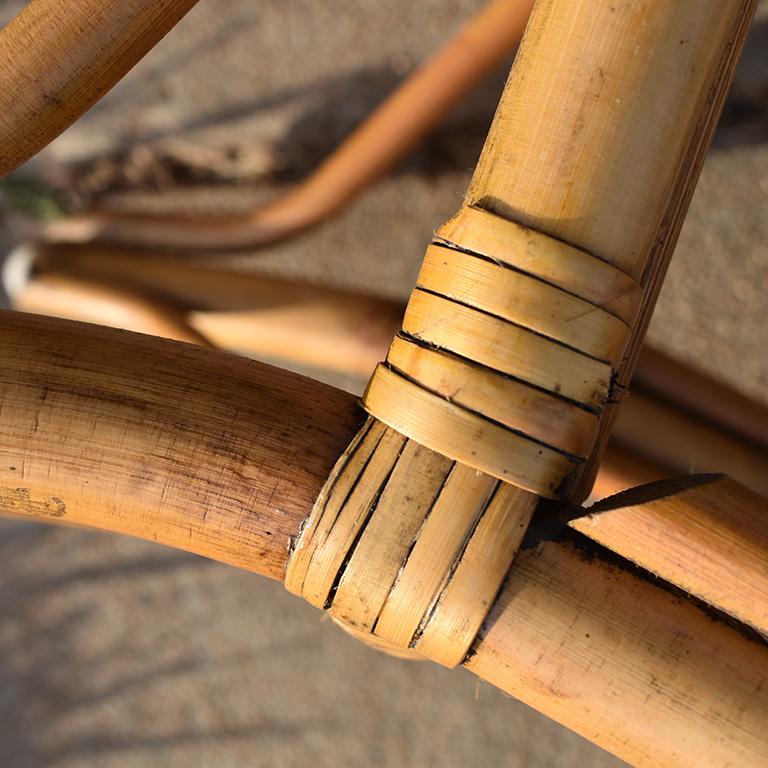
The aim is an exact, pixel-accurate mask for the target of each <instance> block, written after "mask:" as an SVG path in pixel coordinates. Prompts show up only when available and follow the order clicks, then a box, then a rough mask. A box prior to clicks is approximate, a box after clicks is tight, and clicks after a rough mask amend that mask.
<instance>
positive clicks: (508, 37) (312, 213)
mask: <svg viewBox="0 0 768 768" xmlns="http://www.w3.org/2000/svg"><path fill="white" fill-rule="evenodd" d="M532 5H533V0H490V2H489V3H488V4H487V5H486V6H485V7H484V8H482V9H481V10H480V11H479V12H478V13H477V14H476V15H475V16H474V17H473V18H472V19H470V20H469V21H468V22H467V23H466V25H465V26H464V27H463V28H462V29H461V30H460V31H459V32H458V34H457V35H456V36H455V37H453V38H452V39H451V40H449V41H448V42H447V43H446V44H445V45H444V46H443V47H442V48H440V50H439V51H438V52H437V53H436V54H435V55H434V56H432V58H430V59H429V60H428V61H427V62H426V63H425V64H424V65H423V66H422V67H421V68H420V69H419V70H417V71H416V72H415V73H414V74H413V75H412V76H411V77H409V78H408V79H407V80H406V81H405V82H404V83H403V84H402V85H401V86H400V87H399V88H397V89H396V90H395V91H394V93H392V95H391V96H389V97H388V98H387V99H386V100H385V101H384V102H383V103H382V104H381V105H380V106H379V107H378V108H377V109H376V110H375V111H374V112H373V113H372V114H371V115H370V116H369V117H368V118H367V119H366V120H365V121H364V122H363V124H362V125H361V126H360V127H359V128H357V129H356V130H355V131H354V132H353V133H352V135H351V136H349V138H347V139H346V140H345V141H344V142H343V143H342V144H341V146H340V147H339V148H338V149H337V150H336V151H335V152H333V153H332V154H331V155H330V156H329V157H328V158H327V159H326V160H325V161H324V162H323V163H322V165H320V167H319V168H318V169H317V170H316V171H314V172H313V173H312V174H311V175H310V176H309V177H308V178H307V179H305V180H304V181H303V182H301V183H300V184H299V185H298V186H297V187H295V188H294V189H292V190H291V191H289V192H288V193H287V194H285V195H283V196H281V197H279V198H277V199H276V200H273V201H272V202H270V203H267V204H265V205H263V206H260V207H258V208H256V209H255V210H253V211H248V212H246V213H244V214H238V215H231V216H222V215H219V216H206V217H200V216H199V215H197V216H195V217H194V218H192V217H186V216H183V215H179V216H173V215H168V216H148V215H140V214H130V213H119V212H110V211H97V212H95V213H91V214H83V215H81V216H76V217H73V218H71V219H64V220H62V221H60V222H56V223H54V224H52V225H51V226H50V227H49V229H48V230H47V233H46V236H47V237H48V238H49V239H52V240H58V241H71V242H83V241H86V242H87V241H90V240H104V241H111V242H121V243H128V244H132V245H137V246H142V245H143V246H154V247H155V248H161V247H164V248H173V249H182V250H198V251H199V250H227V249H237V248H248V247H256V246H263V245H268V244H270V243H274V242H276V241H278V240H282V239H284V238H286V237H290V236H292V235H295V234H298V233H300V232H302V231H304V230H306V229H309V228H310V227H313V226H316V225H317V224H320V223H321V222H323V221H324V220H326V219H327V218H328V217H329V216H332V215H333V214H335V213H337V212H338V211H340V210H341V209H342V208H343V207H344V206H345V205H346V204H347V203H348V202H349V201H350V200H351V199H352V198H353V197H355V196H356V195H357V194H359V193H360V192H361V191H362V190H363V189H365V188H366V187H368V186H369V185H370V184H372V183H373V182H374V181H376V180H377V179H378V178H380V177H381V176H382V175H383V174H384V173H386V172H387V171H388V170H389V169H390V168H392V166H394V165H395V164H396V163H398V162H399V161H400V160H402V159H403V158H404V157H405V156H406V155H407V154H408V152H409V151H410V150H411V149H412V148H413V146H414V145H415V144H417V143H418V142H419V141H420V140H421V139H423V138H424V136H425V135H426V134H427V133H428V132H429V130H430V129H431V128H432V127H433V126H434V125H435V123H437V122H438V120H440V118H441V117H443V116H444V115H445V114H446V113H447V112H448V111H449V110H450V109H451V108H452V107H453V106H455V105H456V104H457V103H458V102H459V101H460V100H461V98H462V96H464V95H465V94H466V93H467V92H468V91H470V90H471V89H472V87H473V86H475V85H476V84H477V83H478V82H479V81H480V80H482V78H483V77H485V76H487V75H488V74H489V73H490V72H492V71H493V69H494V68H495V67H497V66H498V65H499V64H500V63H501V61H502V60H503V59H504V58H505V57H506V56H508V55H509V54H510V53H511V52H512V51H513V49H514V47H515V45H517V43H518V42H519V41H520V38H521V37H522V34H523V29H524V28H525V24H526V21H527V20H528V15H529V13H530V10H531V6H532Z"/></svg>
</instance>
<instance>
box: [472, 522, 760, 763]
mask: <svg viewBox="0 0 768 768" xmlns="http://www.w3.org/2000/svg"><path fill="white" fill-rule="evenodd" d="M576 537H578V534H576V533H573V534H572V535H571V536H570V537H569V536H567V535H566V536H565V537H564V538H563V539H562V540H560V541H541V542H539V543H538V544H537V545H535V546H532V547H530V548H529V549H527V550H523V551H521V552H518V554H517V557H516V558H515V562H514V565H513V567H512V570H511V572H510V575H509V578H508V580H507V583H506V584H505V586H504V588H503V590H502V592H501V595H500V596H499V598H498V600H497V601H496V603H495V605H494V608H493V610H492V612H491V614H490V616H489V617H488V619H487V621H486V624H485V627H484V629H483V630H482V631H481V639H480V641H479V644H478V645H477V646H476V653H475V654H474V656H472V657H471V658H470V659H469V661H468V662H467V664H466V666H467V668H468V669H470V670H471V671H472V672H474V673H475V674H477V675H478V676H480V677H481V678H483V679H484V680H487V681H488V682H490V683H492V684H493V685H495V686H497V687H498V688H501V689H502V690H503V691H506V692H507V693H509V694H511V695H512V696H515V697H516V698H518V699H520V700H522V701H523V702H525V703H526V704H528V705H529V706H531V707H533V708H534V709H537V710H538V711H539V712H543V713H544V714H545V715H547V716H548V717H551V718H552V719H554V720H556V721H557V722H559V723H562V724H563V725H565V726H567V727H568V728H570V729H572V730H574V731H576V732H577V733H580V734H581V735H582V736H584V737H586V738H587V739H590V740H591V741H593V742H595V743H596V744H599V745H600V746H601V747H603V748H604V749H607V750H608V751H610V752H612V753H613V754H615V755H617V756H618V757H620V758H621V759H622V760H626V761H627V762H628V763H630V764H631V765H634V766H644V767H647V768H658V767H659V766H664V768H681V767H682V766H686V767H687V768H706V767H709V766H711V768H723V766H739V768H747V767H749V768H762V766H765V765H766V764H767V763H768V728H766V713H768V647H767V646H766V645H765V644H764V643H759V642H757V641H755V640H754V639H751V638H747V637H745V636H744V635H742V634H740V633H739V631H737V630H736V629H732V628H730V627H728V626H726V625H725V624H723V623H721V622H719V621H718V620H716V619H714V618H713V617H712V616H710V615H708V614H707V613H705V612H704V611H703V610H701V609H700V608H699V607H697V606H696V605H694V604H693V603H690V602H688V601H686V600H685V599H684V598H682V597H680V596H678V595H676V594H670V593H668V592H666V591H664V590H663V589H661V588H660V587H659V586H657V585H655V584H653V583H651V582H649V581H647V580H645V579H644V578H642V577H640V576H638V575H635V574H633V573H632V572H631V571H628V570H625V569H624V568H622V567H621V566H620V565H618V564H614V563H612V562H609V561H607V560H603V558H602V556H601V555H600V553H599V552H596V551H594V549H593V548H592V549H590V547H586V548H585V549H582V548H580V547H579V546H577V541H578V539H577V538H576ZM593 547H594V545H593Z"/></svg>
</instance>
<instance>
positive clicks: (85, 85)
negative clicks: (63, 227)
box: [0, 0, 196, 176]
mask: <svg viewBox="0 0 768 768" xmlns="http://www.w3.org/2000/svg"><path fill="white" fill-rule="evenodd" d="M195 2H196V0H77V2H66V0H32V2H30V3H28V4H27V5H26V6H25V7H24V9H23V10H22V11H21V13H19V15H18V16H16V18H15V19H13V21H11V22H10V23H9V24H8V25H6V26H5V27H4V28H3V29H2V30H0V83H2V84H3V87H2V89H0V176H1V175H5V174H6V173H9V172H10V171H12V170H13V169H14V168H16V166H18V165H20V164H21V163H23V162H25V161H26V160H28V159H29V158H30V157H32V155H34V154H36V153H37V152H39V151H40V150H41V149H42V148H43V147H44V146H45V145H46V144H48V143H49V142H51V141H52V140H53V139H54V138H56V136H58V135H59V134H60V133H61V132H62V131H63V130H64V129H65V128H66V127H67V126H69V125H70V124H72V123H73V122H74V121H75V120H77V118H78V117H80V116H81V115H82V114H83V113H84V112H85V111H86V110H87V109H88V108H89V107H91V106H92V105H93V104H95V103H96V102H97V101H98V100H99V99H100V98H101V97H102V96H103V95H104V94H105V93H106V92H107V91H108V90H109V89H110V88H112V86H113V85H115V83H116V82H117V81H118V80H120V78H122V77H123V76H124V75H125V74H126V72H128V70H130V69H131V67H133V65H134V64H136V62H138V61H139V60H140V59H141V58H143V57H144V55H145V54H146V53H147V52H148V51H149V50H151V49H152V48H153V47H154V46H155V45H156V44H157V43H158V41H159V40H161V39H162V38H163V37H164V36H165V35H166V34H167V33H168V32H169V31H170V30H171V29H172V28H173V26H174V25H175V24H176V23H177V22H178V21H179V19H181V17H182V16H184V14H186V13H187V11H189V10H190V8H192V6H193V5H195Z"/></svg>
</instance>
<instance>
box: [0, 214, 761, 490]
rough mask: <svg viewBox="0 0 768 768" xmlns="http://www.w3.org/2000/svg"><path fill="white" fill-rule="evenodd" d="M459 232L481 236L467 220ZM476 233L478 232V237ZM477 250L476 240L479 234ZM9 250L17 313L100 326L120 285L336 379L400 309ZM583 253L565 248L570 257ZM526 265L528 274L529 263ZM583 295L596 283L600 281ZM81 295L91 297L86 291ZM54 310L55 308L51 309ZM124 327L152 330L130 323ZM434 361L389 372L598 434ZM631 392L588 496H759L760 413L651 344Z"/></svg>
mask: <svg viewBox="0 0 768 768" xmlns="http://www.w3.org/2000/svg"><path fill="white" fill-rule="evenodd" d="M479 221H480V222H482V219H479ZM468 232H469V233H471V232H475V233H477V232H478V230H477V227H476V226H475V221H473V227H472V228H470V230H468ZM485 234H486V233H483V231H482V229H481V230H480V235H483V236H485ZM467 236H468V234H463V235H462V237H467ZM474 242H475V244H478V243H479V242H480V239H479V236H478V237H477V238H476V239H475V241H474ZM17 253H18V254H19V256H21V257H23V260H24V262H25V263H26V266H24V265H22V267H21V271H22V273H23V274H21V275H20V276H19V277H18V278H17V280H16V281H15V282H16V286H17V287H16V289H15V290H14V289H12V287H11V285H7V286H6V288H7V289H8V290H9V292H10V293H11V294H12V299H14V296H15V297H16V298H15V299H14V301H15V303H16V308H20V309H21V308H23V309H24V310H25V311H30V312H36V313H39V314H54V315H57V316H60V317H65V318H68V319H72V320H86V321H90V322H100V323H102V324H108V323H107V322H106V320H107V314H106V313H107V312H110V313H111V312H112V309H111V308H109V307H105V308H104V314H102V315H100V316H98V317H97V316H96V315H95V314H94V312H93V309H92V308H90V309H89V303H90V298H91V297H92V298H95V299H99V301H103V300H104V299H105V296H106V294H105V293H104V292H101V291H99V290H98V286H99V284H101V283H103V284H104V286H105V287H106V288H114V287H115V285H120V286H123V290H125V289H128V290H130V291H131V292H132V293H136V294H142V295H146V297H147V298H150V297H151V299H152V306H153V308H155V309H158V308H159V309H160V310H161V312H162V313H163V314H170V316H178V315H176V314H175V313H177V312H179V311H180V310H181V309H188V310H189V314H188V315H187V318H186V322H187V323H188V324H189V326H190V327H192V328H193V330H197V331H198V332H202V333H203V334H204V335H205V336H206V337H207V338H208V339H209V340H210V341H211V343H213V344H214V345H215V346H218V347H220V348H222V349H228V350H232V351H237V352H241V353H246V354H249V355H252V356H254V357H256V358H264V357H270V358H274V359H278V360H280V361H282V362H284V364H287V365H293V366H302V365H312V366H316V367H317V368H320V369H324V370H329V371H338V372H341V373H343V374H345V375H352V376H362V375H367V374H368V373H369V372H370V371H371V370H372V369H373V367H374V366H375V365H376V363H377V362H378V360H380V359H381V358H382V357H384V355H385V354H386V349H387V344H388V343H389V340H390V339H391V337H392V334H393V333H395V332H396V329H397V328H398V326H399V324H400V322H401V319H402V315H403V312H404V307H403V306H402V305H400V304H399V303H398V302H393V301H388V300H384V299H378V298H374V297H371V296H365V295H358V294H352V293H347V292H344V291H338V290H335V289H332V288H329V287H328V286H323V285H315V284H304V283H301V282H300V281H289V280H281V279H276V278H272V277H267V276H263V275H255V274H251V273H244V274H237V273H234V272H231V271H226V270H220V269H212V268H210V267H198V266H195V265H194V264H191V263H190V262H188V261H186V260H184V261H167V260H164V259H157V258H155V255H154V254H153V253H152V252H148V251H144V250H132V249H122V248H117V247H115V246H109V245H100V244H91V245H75V244H71V245H66V244H52V243H45V244H37V245H34V246H33V245H32V244H29V245H26V246H24V247H23V248H22V249H19V251H17ZM534 253H535V252H534ZM579 253H580V252H579V251H576V250H575V249H574V251H573V254H574V257H575V258H578V254H579ZM527 256H528V260H529V263H530V261H531V255H530V254H527ZM13 261H14V259H13V258H12V259H11V262H7V263H8V264H10V263H12V262H13ZM541 263H542V262H539V264H541ZM570 263H571V262H570V261H566V262H564V266H567V265H569V264H570ZM585 263H586V264H590V263H591V260H588V261H587V262H585ZM595 264H602V262H595ZM30 272H32V278H31V282H28V281H29V279H30V278H29V273H30ZM574 274H576V273H574ZM598 274H599V273H598ZM49 275H50V276H51V277H52V278H54V279H58V278H59V277H66V278H67V280H68V281H77V282H78V287H77V291H78V293H79V294H81V295H80V296H78V300H77V301H71V302H67V304H66V306H63V297H62V296H60V295H59V296H56V297H55V299H53V300H52V301H49V300H48V299H47V298H46V294H45V293H44V292H42V291H38V290H37V289H36V287H35V285H36V282H37V280H45V279H46V278H47V276H49ZM591 285H593V286H600V285H602V282H600V281H599V280H595V281H594V282H593V283H591ZM27 287H28V289H27ZM90 290H94V291H95V293H94V294H89V291H90ZM593 290H595V289H593ZM595 298H596V299H597V296H596V295H595ZM598 300H599V299H598ZM53 301H55V302H57V303H58V308H57V310H56V311H55V312H54V304H53ZM195 307H197V309H193V308H195ZM126 319H127V318H126ZM121 327H124V328H127V329H128V330H134V331H139V332H142V333H153V332H154V331H155V328H154V327H153V325H152V324H150V323H147V322H144V321H143V320H142V316H141V315H137V314H133V315H132V316H131V323H130V324H128V323H127V322H126V323H125V324H121ZM441 354H444V353H441V352H439V351H437V350H432V349H430V348H427V347H422V346H419V345H415V344H412V343H408V342H406V341H405V340H404V339H402V338H400V337H396V338H395V340H394V342H393V343H392V346H391V348H390V350H389V357H390V362H391V363H392V365H393V366H394V367H395V368H396V369H398V370H402V371H405V372H408V373H409V375H411V376H412V377H413V378H415V379H417V380H419V381H422V382H424V383H425V384H426V386H427V387H428V388H429V389H430V390H432V391H434V392H437V393H438V394H443V395H445V396H448V395H449V394H450V395H451V396H452V397H453V399H454V401H455V402H456V403H457V404H458V405H464V406H466V407H467V408H468V409H469V410H470V411H475V412H480V413H485V414H486V415H488V416H489V417H490V418H491V419H492V420H493V421H495V422H499V423H501V424H505V425H507V426H513V425H514V424H519V425H522V426H523V431H524V432H525V433H526V434H529V435H531V436H532V437H535V438H537V439H538V440H542V441H544V440H549V441H551V443H552V444H553V445H556V446H559V447H560V448H562V449H563V450H565V451H566V452H567V453H570V454H573V455H576V456H585V455H587V453H588V452H589V450H590V446H591V445H592V442H593V441H594V438H595V433H596V430H597V417H596V415H595V414H593V413H590V412H588V411H584V410H579V409H574V408H573V406H572V405H570V404H569V403H567V402H566V401H564V400H561V399H558V398H556V397H552V396H550V395H547V394H546V393H544V392H541V391H538V390H535V389H531V388H529V387H525V386H524V385H523V384H521V383H519V382H516V381H514V380H513V379H509V378H508V379H498V378H496V377H493V376H492V375H487V376H478V371H477V370H475V369H474V368H473V367H472V366H471V365H470V364H469V363H467V362H465V361H462V360H461V359H460V358H458V357H455V356H450V355H445V359H444V361H443V364H442V365H441V366H439V367H437V366H428V364H426V363H425V360H426V359H427V358H429V357H431V356H434V355H441ZM456 383H458V384H459V387H460V391H459V392H458V393H457V392H456ZM632 386H633V389H632V393H631V396H630V397H629V398H628V399H626V400H625V401H624V403H623V405H622V409H621V411H620V412H619V417H618V419H617V420H616V422H615V423H614V426H613V430H612V433H611V437H612V440H611V443H610V444H609V446H608V448H607V449H606V453H605V454H604V457H603V461H602V462H601V465H600V471H599V474H598V477H597V479H596V483H595V487H594V489H593V494H592V495H593V498H603V497H605V496H610V495H613V494H614V493H617V492H619V491H622V490H625V489H627V488H630V487H632V486H635V485H640V484H643V483H645V482H649V481H650V480H658V479H661V478H664V477H670V476H672V475H676V474H681V473H685V472H691V471H697V472H715V471H722V472H724V473H725V474H727V475H729V476H731V477H733V478H734V479H736V480H738V481H739V482H741V483H743V484H744V485H746V486H747V487H749V488H751V489H752V490H754V491H756V492H758V493H761V494H763V495H768V409H766V408H765V407H764V406H761V405H760V404H759V403H757V402H755V401H753V400H750V399H749V398H747V397H745V396H743V395H740V394H739V393H738V392H737V391H735V390H734V389H732V388H731V387H728V386H726V385H724V384H721V383H719V382H717V381H715V380H714V379H712V378H711V377H710V376H708V375H705V374H702V373H701V372H699V371H697V370H695V369H693V368H691V367H690V366H688V365H685V364H682V363H680V362H678V361H676V360H672V359H671V358H669V357H668V356H667V355H665V354H663V353H661V352H660V351H659V350H658V349H652V348H649V347H648V346H647V345H646V346H645V347H644V348H643V350H642V352H641V355H640V358H639V361H638V367H637V369H636V372H635V377H634V379H633V382H632ZM567 415H569V416H570V419H574V418H579V419H580V420H581V423H579V424H577V429H576V430H575V431H573V432H569V431H568V424H569V419H568V418H566V416H567ZM649 425H653V426H652V428H650V426H649Z"/></svg>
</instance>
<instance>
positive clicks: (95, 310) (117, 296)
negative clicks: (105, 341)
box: [13, 274, 210, 347]
mask: <svg viewBox="0 0 768 768" xmlns="http://www.w3.org/2000/svg"><path fill="white" fill-rule="evenodd" d="M13 304H14V309H17V310H19V311H20V312H33V313H38V314H45V315H52V316H54V317H62V318H65V319H69V320H81V321H83V322H89V323H97V324H99V325H106V326H109V327H110V328H125V329H128V330H137V331H140V332H142V333H149V334H151V335H152V336H160V337H161V338H164V339H174V340H175V341H186V342H187V343H189V344H199V345H200V346H203V347H207V346H210V343H209V342H208V340H207V339H206V338H205V336H203V335H202V334H201V333H198V332H197V331H196V330H195V329H194V328H192V327H191V326H190V325H189V324H188V323H187V319H186V313H185V312H184V311H182V310H178V309H176V308H175V307H171V306H168V305H167V304H161V303H159V302H157V301H151V300H150V299H148V298H147V297H146V296H144V295H142V294H140V293H136V292H133V291H130V290H128V289H126V288H117V287H115V286H107V285H104V284H103V283H99V282H96V281H92V280H86V279H83V278H75V277H69V276H67V275H56V274H47V275H41V276H40V277H37V278H35V279H34V280H32V281H30V282H28V283H27V284H26V286H25V287H24V290H23V291H21V292H19V293H18V294H17V295H16V296H15V297H14V302H13ZM41 310H42V311H41Z"/></svg>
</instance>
